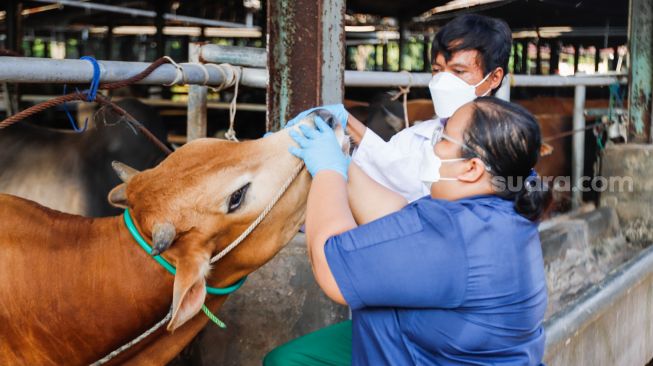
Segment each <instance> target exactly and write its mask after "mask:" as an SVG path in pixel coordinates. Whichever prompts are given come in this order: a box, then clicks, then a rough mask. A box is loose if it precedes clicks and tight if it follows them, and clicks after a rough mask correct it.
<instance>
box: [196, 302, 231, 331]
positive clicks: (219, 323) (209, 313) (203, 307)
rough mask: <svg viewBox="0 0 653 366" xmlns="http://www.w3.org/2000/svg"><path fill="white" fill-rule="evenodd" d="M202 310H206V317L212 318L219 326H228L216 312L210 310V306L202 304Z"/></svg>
mask: <svg viewBox="0 0 653 366" xmlns="http://www.w3.org/2000/svg"><path fill="white" fill-rule="evenodd" d="M202 311H203V312H204V314H206V317H207V318H209V319H211V321H212V322H214V323H215V324H216V325H217V326H218V327H220V328H222V329H224V328H226V327H227V324H225V323H224V322H223V321H222V320H220V319H218V317H217V316H215V314H213V313H212V312H211V310H209V308H207V307H206V305H202Z"/></svg>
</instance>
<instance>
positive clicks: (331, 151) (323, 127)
mask: <svg viewBox="0 0 653 366" xmlns="http://www.w3.org/2000/svg"><path fill="white" fill-rule="evenodd" d="M315 126H316V127H317V128H316V129H315V128H311V127H308V126H305V125H301V126H299V129H300V130H301V131H302V133H303V136H302V134H300V133H298V132H297V131H294V130H291V131H290V137H292V138H293V140H295V142H296V143H297V144H298V145H299V148H297V147H291V148H290V149H289V151H290V153H291V154H293V155H295V156H296V157H298V158H300V159H302V160H304V164H306V169H308V172H309V173H311V176H313V177H315V175H316V174H317V173H318V172H320V171H323V170H332V171H335V172H338V173H340V174H341V175H342V176H343V177H345V180H346V179H347V171H348V169H349V162H350V161H351V159H350V158H349V157H348V156H346V155H345V154H344V153H343V152H342V148H341V147H340V144H339V143H338V139H337V138H336V135H335V133H334V132H333V130H332V129H331V127H329V125H327V124H326V122H324V121H323V120H322V118H320V117H318V116H316V117H315Z"/></svg>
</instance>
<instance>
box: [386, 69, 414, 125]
mask: <svg viewBox="0 0 653 366" xmlns="http://www.w3.org/2000/svg"><path fill="white" fill-rule="evenodd" d="M401 72H402V73H405V74H407V75H408V84H407V85H406V86H400V87H399V93H397V95H395V96H394V97H392V98H390V100H393V101H395V100H397V99H399V97H400V96H403V97H404V102H403V107H404V124H405V126H404V128H408V127H410V123H409V121H408V93H410V87H411V86H412V85H413V74H411V73H409V72H408V71H406V70H402V71H401Z"/></svg>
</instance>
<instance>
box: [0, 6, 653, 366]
mask: <svg viewBox="0 0 653 366" xmlns="http://www.w3.org/2000/svg"><path fill="white" fill-rule="evenodd" d="M468 13H478V14H484V15H488V16H492V17H496V18H500V19H502V20H504V21H505V22H506V23H507V24H508V25H509V26H510V28H511V30H512V45H511V56H510V61H509V67H508V70H506V72H507V75H506V77H505V78H504V81H503V84H502V85H501V87H500V89H499V90H498V92H497V94H496V96H497V97H499V98H502V99H505V100H510V101H513V102H516V103H518V104H520V105H522V106H524V107H525V108H527V109H528V110H530V111H531V112H532V113H533V114H534V115H535V117H536V118H537V120H538V123H539V124H540V128H541V130H542V134H543V138H544V142H545V143H546V146H547V147H548V148H549V149H550V150H549V151H547V152H544V151H543V153H542V156H541V158H540V162H539V163H538V165H537V166H536V168H537V170H538V172H539V173H540V175H543V176H546V177H551V181H550V182H551V183H552V184H553V186H554V196H555V204H554V209H553V210H552V211H551V213H549V214H548V216H547V219H546V220H544V221H543V222H542V223H541V224H540V226H539V233H540V239H541V242H542V251H543V254H544V264H545V269H546V276H547V288H548V293H549V303H548V308H547V314H546V319H545V325H544V327H545V331H546V334H547V343H546V353H545V358H544V362H545V363H546V364H547V365H554V366H558V365H651V364H653V305H652V304H653V248H651V246H650V244H651V242H652V241H653V229H652V227H653V208H652V207H653V184H652V183H651V182H653V173H652V172H653V159H651V156H652V154H653V147H652V145H651V144H652V143H653V117H652V114H651V109H652V108H653V101H652V98H651V94H652V87H651V85H653V3H652V2H651V1H650V0H427V1H424V0H404V1H392V0H316V1H307V0H225V1H207V0H196V1H180V0H179V1H178V0H175V1H171V0H164V1H148V0H135V1H124V0H120V1H107V0H88V1H83V0H36V1H18V0H5V1H3V2H2V3H1V4H0V144H2V145H3V146H5V147H7V149H4V150H5V152H4V153H2V152H0V192H2V193H11V194H15V195H23V196H25V197H26V198H30V199H33V200H35V201H37V202H39V203H42V204H44V205H45V206H48V207H52V208H55V209H58V210H61V211H65V212H70V213H76V214H82V215H87V216H109V215H116V214H120V213H121V212H122V211H121V210H116V209H114V208H112V207H110V206H109V205H108V203H107V202H106V197H107V194H108V192H109V190H111V189H112V188H113V187H114V186H116V185H118V184H119V183H120V181H119V180H118V178H117V177H114V176H113V175H112V170H111V167H110V162H111V161H112V160H122V161H126V162H127V163H128V164H129V165H131V166H134V167H136V168H138V169H147V168H150V167H153V166H154V165H156V164H157V163H159V162H160V161H161V160H162V159H163V158H164V157H165V154H163V153H162V150H163V151H164V152H166V151H169V150H174V149H177V148H178V147H180V146H182V145H184V144H186V143H187V142H189V141H192V140H196V139H199V138H203V137H213V138H222V139H224V138H226V139H232V140H240V141H243V140H250V139H257V138H261V137H262V136H263V135H264V134H265V133H266V132H274V131H277V130H279V129H281V128H283V126H284V125H285V124H286V122H287V121H289V120H290V119H291V118H292V117H293V116H295V115H296V114H297V113H299V112H301V111H303V110H305V109H307V108H310V107H314V106H317V105H325V104H334V103H344V104H345V106H346V107H347V108H348V110H349V111H350V112H351V113H352V114H354V115H356V116H357V117H358V118H359V119H361V120H364V121H365V122H366V123H367V124H368V126H369V128H371V129H373V130H375V131H376V132H377V133H378V134H379V135H381V136H382V137H383V138H386V139H387V138H390V136H392V135H393V134H394V133H396V132H398V131H400V130H401V129H403V128H404V126H405V125H404V122H405V123H406V124H414V123H415V122H416V121H421V120H425V119H429V118H431V117H433V105H432V102H431V99H430V94H429V92H428V88H427V86H428V83H429V81H430V80H431V77H432V75H431V43H432V41H433V38H434V35H435V34H436V32H437V31H438V30H439V29H440V28H441V27H442V26H443V25H444V24H446V23H447V22H448V21H450V20H451V19H453V18H455V17H456V16H459V15H462V14H468ZM85 56H90V57H91V59H89V58H84V57H85ZM164 57H165V58H164ZM144 70H147V72H144ZM136 75H140V77H138V78H136V77H135V76H136ZM89 83H90V85H91V86H90V87H89ZM94 84H97V85H96V86H95V88H99V91H98V92H97V93H98V95H97V96H94V98H90V97H88V95H89V94H84V93H78V94H79V95H77V96H75V95H73V96H72V97H71V98H68V99H66V94H69V93H71V92H72V91H75V90H86V89H90V90H93V89H94V86H93V85H94ZM73 94H74V93H73ZM402 99H403V100H404V101H403V102H402ZM113 102H117V105H118V106H119V107H120V109H115V108H113V107H111V106H110V105H111V103H113ZM42 103H46V104H42ZM37 105H38V106H41V107H35V106H37ZM35 108H36V109H35ZM121 111H123V112H124V111H127V112H128V113H126V114H123V113H122V112H121ZM32 112H38V113H32ZM133 120H135V121H137V122H136V123H134V122H133ZM138 122H140V123H138ZM87 123H88V129H86V128H82V126H86V124H87ZM9 125H11V126H9ZM23 125H26V126H27V127H25V126H23ZM140 125H143V126H145V128H144V129H141V128H140V127H138V126H140ZM134 126H136V127H134ZM379 126H380V127H379ZM5 127H6V128H5ZM376 128H378V130H376ZM71 129H72V130H75V131H76V132H78V133H77V134H75V137H70V138H69V137H65V138H62V137H61V136H62V135H58V134H59V133H61V130H65V131H66V132H65V134H70V135H73V132H72V131H71ZM145 130H149V131H151V135H153V136H155V137H152V136H149V137H148V133H147V132H146V131H145ZM53 131H59V132H53ZM384 134H387V135H384ZM157 139H158V140H159V141H162V143H161V142H160V143H159V144H158V145H157V144H153V143H152V141H153V140H157ZM53 141H59V142H56V143H55V142H53ZM17 142H20V143H17ZM21 144H23V145H24V146H22V145H21ZM62 146H65V149H66V150H65V153H64V151H63V150H59V149H63V147H62ZM80 146H81V147H80ZM89 146H93V147H94V148H90V147H89ZM9 147H11V149H14V148H15V149H16V150H15V151H13V150H11V149H10V148H9ZM77 147H80V148H79V150H75V149H76V148H77ZM20 148H22V149H23V150H19V149H20ZM166 149H167V150H166ZM26 151H29V155H30V159H32V158H33V159H44V160H28V159H27V158H25V159H21V157H22V155H21V154H26V155H27V153H25V152H26ZM37 162H38V164H37ZM39 164H40V165H39ZM65 164H70V165H69V166H72V168H69V167H67V166H66V165H65ZM26 167H29V168H30V169H32V170H30V171H28V169H26ZM61 170H66V172H67V174H64V175H62V174H59V173H56V172H60V171H61ZM53 172H54V173H53ZM91 172H92V174H91ZM73 175H79V176H80V177H82V178H79V179H78V180H70V179H71V177H72V176H73ZM16 177H19V178H16ZM80 182H83V183H80ZM44 187H46V188H50V189H52V191H53V192H54V193H51V194H50V196H56V197H54V198H52V197H46V196H47V194H46V193H43V192H47V189H46V188H44ZM61 187H70V188H71V192H73V193H66V192H65V191H64V190H62V189H60V188H61ZM30 191H38V192H40V193H39V195H40V196H39V195H34V196H30V195H29V194H30V193H29V192H30ZM0 245H2V243H0ZM0 250H2V247H0ZM153 265H154V264H153ZM218 268H219V267H218ZM7 280H9V279H7V278H1V277H0V281H7ZM62 301H64V300H62ZM0 303H1V302H0ZM164 315H165V314H161V318H163V316H164ZM217 315H218V316H220V318H221V319H222V320H224V321H225V322H226V323H227V325H228V327H227V328H226V329H222V328H220V327H217V326H215V325H214V324H208V325H206V326H205V327H204V329H203V330H202V331H201V332H200V333H199V334H198V335H197V336H196V337H195V338H194V340H193V341H191V342H190V343H189V344H188V346H186V348H185V349H184V351H183V352H182V353H181V354H179V355H178V356H177V357H176V358H175V359H174V360H172V361H171V362H170V363H169V365H174V366H191V365H192V366H203V365H259V364H260V363H261V360H262V358H263V356H264V355H265V354H266V353H267V352H269V351H270V350H271V349H272V348H274V347H276V346H278V345H280V344H282V343H284V342H286V341H288V340H290V339H293V338H296V337H298V336H301V335H304V334H306V333H308V332H311V331H314V330H316V329H319V328H321V327H324V326H326V325H330V324H333V323H335V322H338V321H341V320H345V319H347V318H348V317H350V311H349V310H348V309H347V308H346V307H343V306H340V305H337V304H335V303H333V302H331V301H330V300H329V299H328V298H327V297H326V296H325V295H323V294H322V292H321V290H320V289H319V288H318V286H317V284H316V283H315V280H314V278H313V274H312V272H311V266H310V263H309V262H308V259H307V253H306V245H305V236H304V234H302V233H298V234H297V235H296V236H295V237H294V238H293V239H292V240H291V241H290V242H289V243H288V244H287V245H286V246H285V247H284V249H282V250H281V252H279V254H277V255H276V256H275V257H274V258H272V259H271V260H270V261H269V262H268V263H267V264H265V265H264V266H263V267H261V268H260V269H259V270H257V271H256V272H254V273H252V274H251V275H250V276H249V279H248V281H247V282H246V284H245V285H244V286H243V287H242V289H240V290H239V291H238V292H235V293H234V294H233V295H230V297H229V300H228V301H227V302H226V303H225V304H224V306H222V307H221V308H220V309H219V311H218V312H217ZM197 316H198V317H199V316H204V314H202V313H200V314H198V315H197ZM74 321H75V320H74V319H71V322H74ZM130 340H131V338H130V339H125V340H124V342H125V343H127V342H129V341H130ZM0 342H2V340H0ZM99 358H100V357H98V359H99Z"/></svg>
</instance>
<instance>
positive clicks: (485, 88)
mask: <svg viewBox="0 0 653 366" xmlns="http://www.w3.org/2000/svg"><path fill="white" fill-rule="evenodd" d="M511 47H512V33H511V31H510V28H509V27H508V25H507V24H506V23H505V22H504V21H502V20H499V19H495V18H490V17H486V16H482V15H477V14H466V15H462V16H459V17H457V18H455V19H453V20H452V21H450V22H449V23H447V24H446V25H445V26H444V27H442V28H441V29H440V30H439V31H438V33H437V34H436V36H435V39H434V40H433V45H432V52H431V59H432V60H433V61H432V65H431V70H432V73H433V79H432V80H431V82H430V83H429V90H430V92H431V97H432V99H433V104H434V108H435V113H436V115H437V118H436V119H433V120H429V121H424V122H422V123H419V124H416V125H414V126H412V127H410V128H407V129H404V130H402V131H400V132H399V133H397V134H396V135H394V136H393V137H392V138H391V139H390V141H388V142H386V141H384V140H383V139H382V138H380V137H379V136H378V135H377V134H375V133H374V132H373V131H371V130H370V129H369V128H367V127H366V126H365V125H363V123H361V122H360V121H359V120H357V119H356V118H355V117H353V116H352V115H351V114H349V113H348V112H347V111H346V110H345V109H344V107H343V106H342V105H341V104H338V105H330V106H323V107H318V108H326V109H328V110H329V111H330V112H332V113H333V114H334V115H335V116H336V118H337V119H338V120H339V121H340V122H341V123H342V124H343V125H345V126H346V127H347V132H348V133H349V135H350V136H351V137H352V139H353V142H354V144H356V145H357V148H356V150H355V152H354V154H353V157H352V158H353V162H354V163H356V165H358V166H359V167H360V168H362V169H363V171H364V172H365V173H367V175H368V176H370V177H371V178H372V179H374V180H375V181H377V182H379V183H381V184H382V185H384V186H385V187H387V188H389V189H391V190H393V191H395V192H397V193H399V194H401V195H402V196H404V197H405V198H406V199H407V200H408V201H409V202H410V201H414V200H417V199H418V198H421V197H423V196H425V195H427V194H429V189H428V188H427V186H426V185H424V184H422V182H421V181H420V180H419V178H418V177H419V166H420V164H421V153H422V149H423V148H425V146H426V145H428V146H429V147H430V139H431V136H432V135H433V131H434V130H435V127H436V126H439V125H441V124H443V123H446V119H447V118H449V117H450V116H451V115H452V114H453V112H455V110H456V109H458V108H459V107H460V106H462V105H463V104H466V103H468V102H470V101H472V100H473V99H475V98H476V97H477V96H484V95H490V94H493V93H494V92H495V91H496V90H497V89H498V88H499V87H500V86H501V82H502V80H503V77H504V75H505V73H506V70H507V68H508V60H509V58H510V50H511ZM306 112H308V111H305V112H302V113H301V114H300V115H299V116H298V117H303V116H304V115H305V114H306ZM298 117H296V118H295V119H293V120H291V121H290V122H289V123H288V125H289V126H290V125H292V124H294V123H295V121H296V120H298ZM299 119H301V118H299ZM350 198H351V197H350ZM351 199H355V198H351Z"/></svg>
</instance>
